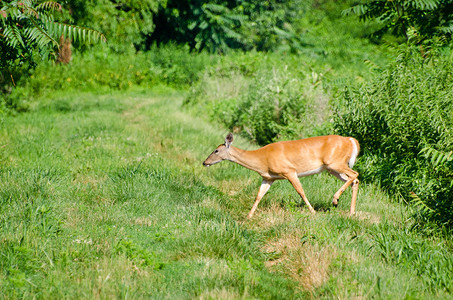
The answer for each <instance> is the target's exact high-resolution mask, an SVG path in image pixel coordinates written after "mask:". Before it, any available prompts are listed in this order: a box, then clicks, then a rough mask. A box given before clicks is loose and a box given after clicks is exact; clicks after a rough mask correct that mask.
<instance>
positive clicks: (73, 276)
mask: <svg viewBox="0 0 453 300" xmlns="http://www.w3.org/2000/svg"><path fill="white" fill-rule="evenodd" d="M181 99H182V97H181V95H179V94H177V93H173V94H172V93H166V96H163V95H158V94H152V95H148V94H147V93H145V92H135V93H134V92H129V93H118V94H110V95H109V94H107V95H101V96H100V95H92V94H82V95H79V96H68V95H61V96H56V97H55V98H53V99H49V100H48V101H47V102H46V101H43V102H42V104H40V106H37V107H36V108H35V110H34V111H32V112H29V113H26V114H19V115H17V116H16V117H8V118H6V119H5V121H4V122H3V123H2V124H1V129H0V147H1V148H0V160H1V164H0V178H1V181H0V257H1V259H0V285H1V286H2V294H3V296H4V297H5V298H22V297H26V298H31V297H36V298H49V297H50V298H96V297H99V298H115V297H116V298H126V297H127V298H143V297H151V298H178V299H184V298H200V299H210V298H214V299H217V298H236V299H237V298H265V299H266V298H277V299H290V298H306V297H315V298H333V297H335V298H336V297H338V298H351V297H358V298H404V297H408V298H426V299H428V298H436V297H437V298H448V297H450V298H451V292H452V282H451V280H450V274H451V273H452V271H453V267H452V266H453V255H452V245H451V242H448V241H444V240H442V239H440V238H439V237H437V235H436V234H435V233H432V234H430V235H429V236H428V235H426V234H425V235H423V234H420V233H418V232H417V231H415V230H412V228H411V226H412V225H413V223H412V221H411V220H410V218H409V217H408V216H409V214H407V213H406V212H405V208H404V207H403V206H399V205H396V204H392V203H391V202H390V201H389V200H388V199H386V197H385V196H384V195H383V194H382V193H381V192H380V191H379V190H378V189H376V188H374V187H373V186H366V185H362V186H361V189H360V193H359V202H358V205H357V209H358V215H357V216H356V217H354V218H349V217H347V210H348V206H349V201H350V197H351V194H350V191H347V192H345V193H344V195H343V196H342V198H341V199H340V205H339V208H338V209H333V208H332V207H331V205H330V201H331V197H332V195H333V193H334V192H335V191H336V189H338V187H339V185H340V183H339V181H337V180H336V179H335V178H333V177H330V176H328V175H324V174H321V175H316V176H312V177H309V178H304V179H302V184H303V186H304V188H305V190H306V193H307V196H308V197H309V200H310V201H311V203H312V204H313V205H314V207H315V209H316V210H317V211H318V213H317V215H316V216H311V215H310V214H309V212H308V211H307V210H306V208H305V207H304V206H303V205H302V204H301V201H300V200H299V199H298V197H297V194H296V193H295V191H294V190H293V189H292V188H291V186H290V184H289V183H287V182H283V181H282V182H278V183H276V184H275V185H273V186H272V188H271V190H270V191H269V193H268V195H266V197H265V198H264V199H263V201H262V203H261V204H260V206H259V208H258V211H257V214H256V216H255V217H254V218H253V219H252V220H250V221H246V220H245V215H246V214H247V212H248V210H249V209H250V207H251V205H252V203H253V198H254V196H255V193H256V192H257V189H258V186H259V181H260V178H259V176H258V175H257V174H253V173H251V172H250V171H248V170H245V169H243V168H241V167H240V166H237V165H233V164H228V163H223V164H220V165H216V166H214V167H211V168H209V169H206V168H203V167H202V166H201V162H202V161H203V159H204V158H205V156H207V155H208V154H209V153H210V152H211V151H212V149H214V147H215V146H217V145H218V144H219V143H221V142H222V141H223V138H224V135H225V133H226V132H225V131H222V130H219V129H217V128H214V127H213V126H212V125H210V124H208V123H205V122H204V121H200V119H198V118H197V117H194V116H192V115H189V114H186V113H185V112H182V111H181V110H180V105H181ZM235 144H237V146H238V147H241V148H247V149H251V148H253V147H254V146H252V145H250V144H248V143H247V142H246V141H244V140H242V139H240V138H238V139H237V140H236V141H235Z"/></svg>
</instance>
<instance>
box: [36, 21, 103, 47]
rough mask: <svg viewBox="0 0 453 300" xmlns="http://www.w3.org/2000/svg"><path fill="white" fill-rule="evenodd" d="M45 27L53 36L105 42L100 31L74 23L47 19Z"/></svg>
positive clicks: (89, 41)
mask: <svg viewBox="0 0 453 300" xmlns="http://www.w3.org/2000/svg"><path fill="white" fill-rule="evenodd" d="M44 24H45V26H46V29H47V30H48V31H49V33H50V34H52V36H54V37H56V38H57V37H59V36H64V37H65V38H69V39H73V40H80V41H81V42H86V41H88V43H91V41H93V42H97V41H98V40H100V41H102V42H106V41H107V38H106V37H105V35H104V34H103V33H102V32H99V31H97V30H94V29H90V28H85V27H81V26H76V25H69V24H63V23H59V22H54V21H52V20H47V21H45V22H44Z"/></svg>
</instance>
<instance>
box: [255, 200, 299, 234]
mask: <svg viewBox="0 0 453 300" xmlns="http://www.w3.org/2000/svg"><path fill="white" fill-rule="evenodd" d="M256 219H257V223H256V227H257V229H259V230H268V229H270V228H271V227H274V226H279V225H282V224H291V223H292V222H293V221H294V214H293V213H291V212H290V211H288V210H287V209H284V208H282V207H281V206H280V205H278V204H272V205H271V206H270V207H268V208H264V209H261V210H259V211H257V214H256Z"/></svg>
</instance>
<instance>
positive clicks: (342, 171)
mask: <svg viewBox="0 0 453 300" xmlns="http://www.w3.org/2000/svg"><path fill="white" fill-rule="evenodd" d="M327 170H328V172H329V173H330V174H332V175H334V176H335V177H337V178H338V179H340V180H342V181H344V182H345V183H344V184H343V186H342V187H341V188H340V189H339V190H338V191H337V192H336V193H335V194H334V195H333V200H332V204H333V205H334V206H337V205H338V199H339V198H340V196H341V194H343V192H344V191H345V190H346V189H347V188H348V187H349V186H351V185H352V199H351V209H350V212H349V214H350V215H353V214H354V213H355V206H356V202H357V192H358V190H359V180H358V179H357V177H358V176H359V173H357V172H356V171H354V170H352V169H351V168H349V167H347V166H346V165H345V166H341V167H336V168H332V167H329V168H328V169H327Z"/></svg>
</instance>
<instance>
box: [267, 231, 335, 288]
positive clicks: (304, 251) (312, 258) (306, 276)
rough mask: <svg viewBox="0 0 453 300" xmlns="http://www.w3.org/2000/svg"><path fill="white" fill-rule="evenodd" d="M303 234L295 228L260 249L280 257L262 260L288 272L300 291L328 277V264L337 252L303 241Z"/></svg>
mask: <svg viewBox="0 0 453 300" xmlns="http://www.w3.org/2000/svg"><path fill="white" fill-rule="evenodd" d="M303 236H304V234H303V233H302V232H301V231H300V230H295V232H293V233H291V234H287V235H285V236H283V237H281V238H279V239H277V240H275V241H273V242H271V243H269V244H268V245H267V246H266V247H265V249H264V250H265V251H266V252H274V253H277V254H279V255H280V257H279V258H278V259H276V260H272V261H268V262H266V266H267V267H268V268H269V269H271V270H273V271H279V272H283V273H285V274H287V275H289V276H290V277H291V278H292V279H294V280H296V281H297V282H299V283H300V284H301V286H302V288H303V289H304V290H308V291H312V290H314V289H315V288H317V287H319V286H321V285H322V284H323V283H324V282H326V281H327V280H328V279H329V276H330V275H329V267H330V264H331V262H332V260H333V259H335V258H336V257H337V251H336V249H334V248H333V247H331V246H321V245H319V244H311V243H309V242H303V241H302V237H303Z"/></svg>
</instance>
